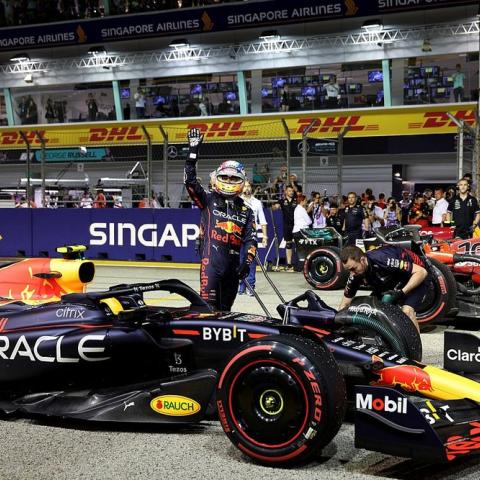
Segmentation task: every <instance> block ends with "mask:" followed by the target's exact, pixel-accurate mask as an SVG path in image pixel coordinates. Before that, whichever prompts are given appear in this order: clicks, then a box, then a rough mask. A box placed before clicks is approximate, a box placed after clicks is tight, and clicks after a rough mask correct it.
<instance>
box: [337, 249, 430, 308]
mask: <svg viewBox="0 0 480 480" xmlns="http://www.w3.org/2000/svg"><path fill="white" fill-rule="evenodd" d="M366 255H367V259H368V267H367V270H366V272H365V273H364V274H363V275H355V274H353V273H351V274H350V276H349V277H348V280H347V284H346V286H345V291H344V295H345V296H346V297H347V298H353V297H354V296H355V295H356V293H357V291H358V289H359V287H360V286H362V285H363V286H368V287H369V288H371V289H372V294H373V295H374V296H376V297H378V298H380V299H381V298H382V296H383V294H384V293H385V292H387V291H388V290H398V289H401V288H403V287H404V286H405V285H406V284H407V283H408V281H409V280H410V277H411V276H412V269H413V265H414V264H416V265H419V266H420V267H423V268H426V265H425V263H424V262H423V261H422V259H421V258H420V257H419V256H418V255H416V254H415V253H413V252H412V251H410V250H408V249H406V248H401V247H397V246H394V245H385V246H382V247H379V248H376V249H374V250H370V251H369V252H367V253H366ZM427 271H428V270H427ZM431 282H432V279H431V276H430V274H429V275H428V276H427V277H426V278H425V280H424V281H423V282H422V283H421V284H420V285H419V286H418V287H417V288H414V289H413V290H412V291H411V292H409V293H408V294H407V295H406V297H405V299H404V300H403V301H402V302H400V303H401V304H402V305H409V306H410V307H412V308H413V309H414V310H417V309H418V308H419V307H420V306H421V305H422V302H423V299H424V297H425V295H426V294H427V291H428V288H429V286H430V284H431Z"/></svg>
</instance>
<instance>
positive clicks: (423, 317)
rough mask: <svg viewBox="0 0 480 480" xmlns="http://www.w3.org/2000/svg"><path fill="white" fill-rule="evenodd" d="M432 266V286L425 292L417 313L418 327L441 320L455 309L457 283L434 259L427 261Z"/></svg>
mask: <svg viewBox="0 0 480 480" xmlns="http://www.w3.org/2000/svg"><path fill="white" fill-rule="evenodd" d="M429 260H430V262H431V265H432V269H431V275H432V279H433V281H432V285H431V287H430V288H429V291H428V292H427V295H426V297H425V300H424V302H423V304H422V306H421V307H420V308H419V309H418V311H417V321H418V323H419V324H420V325H425V324H426V323H429V322H433V321H439V320H442V319H443V318H444V317H445V316H446V315H448V313H449V312H450V311H451V310H453V309H455V307H456V297H457V283H456V281H455V277H454V276H453V273H452V272H451V271H450V269H449V268H448V267H447V266H446V265H444V264H443V263H440V262H439V261H438V260H435V259H434V258H430V259H429Z"/></svg>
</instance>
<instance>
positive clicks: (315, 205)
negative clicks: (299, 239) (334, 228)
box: [307, 192, 328, 228]
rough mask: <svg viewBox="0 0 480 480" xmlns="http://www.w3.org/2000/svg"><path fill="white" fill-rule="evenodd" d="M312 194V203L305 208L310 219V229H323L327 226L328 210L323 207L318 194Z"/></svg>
mask: <svg viewBox="0 0 480 480" xmlns="http://www.w3.org/2000/svg"><path fill="white" fill-rule="evenodd" d="M312 193H314V194H315V195H314V197H313V201H312V202H310V204H309V205H308V207H307V213H308V214H309V215H310V216H311V217H312V220H313V222H312V227H313V228H324V227H326V225H327V218H326V215H327V214H328V210H327V209H326V208H325V206H324V201H323V199H322V198H321V197H320V193H318V192H312Z"/></svg>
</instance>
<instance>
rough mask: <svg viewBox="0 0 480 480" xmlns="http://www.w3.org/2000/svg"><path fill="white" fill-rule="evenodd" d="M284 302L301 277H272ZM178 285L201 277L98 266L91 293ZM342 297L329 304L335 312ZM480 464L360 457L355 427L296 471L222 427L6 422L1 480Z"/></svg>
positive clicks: (313, 474)
mask: <svg viewBox="0 0 480 480" xmlns="http://www.w3.org/2000/svg"><path fill="white" fill-rule="evenodd" d="M271 276H272V278H273V279H274V281H275V282H276V284H277V285H278V286H279V288H280V290H281V292H282V293H283V295H284V296H285V297H286V298H287V299H290V298H293V297H294V296H297V295H298V294H300V293H302V292H303V291H304V290H305V289H307V287H308V286H307V284H306V282H305V281H304V279H303V276H302V275H301V274H300V273H286V272H278V273H273V274H271ZM167 278H179V279H181V280H183V281H185V282H187V283H188V284H190V285H191V286H193V287H194V288H198V269H180V268H142V267H138V266H135V267H133V268H132V267H120V266H116V267H109V266H99V267H98V268H97V276H96V279H95V281H94V283H93V284H92V285H91V287H90V290H102V289H104V288H106V287H108V286H110V285H112V284H115V283H125V282H144V281H152V280H158V279H167ZM257 291H258V292H259V293H260V294H261V296H262V299H263V300H264V302H265V304H266V306H267V307H268V308H269V309H270V311H271V312H272V313H274V312H275V307H276V305H277V304H278V303H279V302H278V299H277V297H276V296H275V294H274V293H273V292H272V290H271V288H270V286H269V285H268V284H267V282H266V281H265V280H264V279H263V278H262V275H261V274H260V273H259V274H258V283H257ZM340 296H341V294H340V293H339V292H328V293H325V294H324V295H323V298H324V299H325V300H326V301H327V303H330V304H331V305H333V306H337V305H338V303H339V300H340ZM151 301H152V302H153V303H159V304H165V305H168V304H170V305H180V299H179V297H176V296H174V295H173V296H162V294H161V293H160V294H159V293H155V294H154V295H153V298H151ZM234 309H236V310H240V311H248V312H252V313H262V310H261V308H260V306H259V305H258V304H257V303H256V302H255V300H254V299H253V298H252V297H248V296H240V297H237V300H236V303H235V305H234ZM444 328H445V327H436V328H434V329H433V330H432V331H430V332H429V333H426V334H422V340H423V349H424V361H425V362H428V363H432V364H435V365H440V366H441V363H442V352H443V330H444ZM479 472H480V456H479V457H478V458H475V457H473V458H472V459H469V460H466V461H462V462H459V463H456V464H454V465H438V464H437V465H427V464H424V463H419V462H414V461H411V460H405V459H399V458H394V457H389V456H386V455H382V454H378V453H373V452H367V451H365V450H357V449H355V448H354V443H353V427H352V425H349V424H345V425H344V426H343V427H342V429H341V430H340V432H339V434H338V435H337V437H336V438H335V439H334V441H333V442H332V443H331V444H330V445H329V446H328V447H327V448H326V449H325V450H324V451H323V452H322V454H321V456H319V458H318V459H316V460H315V461H314V462H311V463H309V464H307V465H304V466H302V467H297V468H295V469H289V470H285V469H275V468H268V467H262V466H258V465H255V464H253V463H252V462H250V461H249V460H248V459H246V458H245V457H244V456H242V455H241V454H240V453H239V452H238V451H237V450H236V449H235V448H234V447H233V446H232V445H231V444H230V442H229V441H228V440H227V438H226V437H225V436H224V434H223V431H222V429H221V427H220V425H219V423H218V422H205V423H204V424H202V425H199V426H196V427H194V428H188V429H183V430H178V429H171V428H170V429H165V428H158V427H153V428H148V427H147V428H146V427H136V426H131V425H128V426H126V427H124V426H112V425H106V426H101V427H98V425H95V426H92V425H89V424H87V423H72V422H59V421H52V420H48V419H47V420H45V419H38V418H36V419H25V418H2V419H0V479H2V480H3V479H5V480H7V479H8V480H17V479H18V480H26V479H35V480H40V479H49V480H50V479H69V480H72V479H97V478H98V479H116V480H119V479H122V480H123V479H149V480H150V479H157V478H165V479H169V480H170V479H175V480H183V479H197V478H198V479H228V480H233V479H246V478H256V479H260V478H261V479H262V480H269V479H275V480H278V479H283V478H285V479H305V480H314V479H335V480H339V479H344V478H345V479H347V478H348V479H367V478H370V479H373V478H375V479H379V478H391V479H392V478H398V479H408V480H415V479H427V478H428V479H459V478H461V479H464V480H466V479H472V480H473V479H475V480H476V479H478V478H479V477H480V473H479Z"/></svg>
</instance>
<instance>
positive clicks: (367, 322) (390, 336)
mask: <svg viewBox="0 0 480 480" xmlns="http://www.w3.org/2000/svg"><path fill="white" fill-rule="evenodd" d="M351 323H352V325H359V326H362V327H367V328H370V329H371V330H373V331H375V332H378V333H380V334H381V335H382V337H383V338H385V339H387V341H388V342H389V343H390V345H391V346H392V347H394V348H395V351H396V352H397V353H400V354H402V355H404V356H407V353H406V351H405V348H404V346H403V344H402V343H401V342H400V341H399V340H398V338H397V337H396V335H395V334H394V333H393V332H392V331H391V330H390V329H389V328H387V327H385V326H384V325H382V324H381V323H379V322H378V321H376V320H372V319H371V318H369V317H366V316H364V315H360V314H356V315H354V316H353V317H352V318H351Z"/></svg>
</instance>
